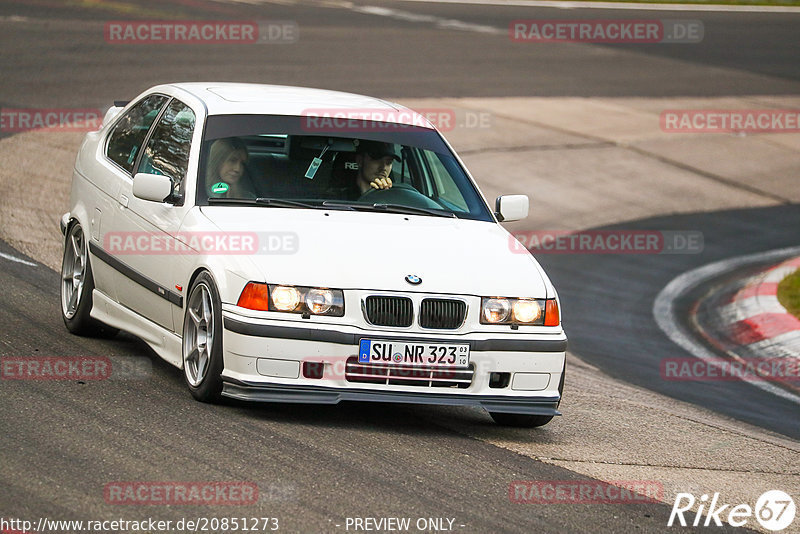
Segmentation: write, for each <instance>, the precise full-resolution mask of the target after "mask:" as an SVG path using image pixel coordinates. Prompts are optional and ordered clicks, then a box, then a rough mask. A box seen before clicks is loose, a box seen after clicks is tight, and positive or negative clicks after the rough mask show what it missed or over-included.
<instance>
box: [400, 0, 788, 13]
mask: <svg viewBox="0 0 800 534" xmlns="http://www.w3.org/2000/svg"><path fill="white" fill-rule="evenodd" d="M401 1H403V2H420V3H424V4H471V5H481V6H500V7H548V8H556V9H621V10H627V11H709V12H734V13H798V14H800V7H795V6H742V5H720V4H716V5H700V4H644V3H642V4H638V3H632V2H581V1H574V2H559V1H554V0H401Z"/></svg>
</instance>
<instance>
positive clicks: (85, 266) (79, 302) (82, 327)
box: [61, 223, 119, 337]
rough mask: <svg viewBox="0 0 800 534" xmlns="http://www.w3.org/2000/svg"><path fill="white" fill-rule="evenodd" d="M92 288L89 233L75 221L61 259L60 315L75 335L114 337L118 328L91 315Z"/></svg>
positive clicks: (67, 237)
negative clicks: (84, 231)
mask: <svg viewBox="0 0 800 534" xmlns="http://www.w3.org/2000/svg"><path fill="white" fill-rule="evenodd" d="M93 290H94V279H93V278H92V266H91V264H90V263H89V251H88V244H87V243H86V236H85V235H84V233H83V228H81V225H80V224H78V223H74V224H73V225H71V226H70V227H69V230H68V231H67V236H66V238H65V240H64V257H63V258H62V261H61V317H62V319H64V324H65V325H66V326H67V330H69V331H70V332H72V333H73V334H77V335H81V336H92V335H101V336H105V337H111V336H113V335H115V334H116V333H117V332H119V330H117V329H116V328H112V327H110V326H106V325H104V324H103V323H101V322H100V321H97V320H96V319H92V318H91V317H90V316H89V313H90V312H91V311H92V291H93Z"/></svg>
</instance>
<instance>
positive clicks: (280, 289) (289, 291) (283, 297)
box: [269, 286, 300, 312]
mask: <svg viewBox="0 0 800 534" xmlns="http://www.w3.org/2000/svg"><path fill="white" fill-rule="evenodd" d="M269 296H270V298H271V299H272V303H273V304H275V309H276V310H277V311H282V312H293V311H294V310H295V309H297V305H298V304H300V292H299V291H298V290H297V288H296V287H292V286H272V287H271V288H270V290H269Z"/></svg>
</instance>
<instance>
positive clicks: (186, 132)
mask: <svg viewBox="0 0 800 534" xmlns="http://www.w3.org/2000/svg"><path fill="white" fill-rule="evenodd" d="M194 121H195V115H194V111H192V110H191V108H189V107H188V106H187V105H186V104H184V103H183V102H180V101H179V100H173V101H172V102H171V103H170V104H169V106H167V109H166V111H164V114H163V115H162V116H161V119H160V120H159V121H158V124H156V127H155V129H153V134H152V135H151V136H150V140H149V141H148V142H147V147H146V148H145V149H144V152H143V153H142V159H141V162H140V163H139V169H138V170H137V172H146V173H148V174H162V175H164V176H169V177H170V178H172V182H173V193H176V194H177V193H179V192H180V191H181V187H182V184H183V179H184V178H185V177H186V170H187V168H188V167H189V150H190V149H191V148H192V134H193V133H194Z"/></svg>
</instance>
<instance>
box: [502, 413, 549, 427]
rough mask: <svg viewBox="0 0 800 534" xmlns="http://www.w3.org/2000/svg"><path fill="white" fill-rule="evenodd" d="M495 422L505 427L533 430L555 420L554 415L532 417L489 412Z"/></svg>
mask: <svg viewBox="0 0 800 534" xmlns="http://www.w3.org/2000/svg"><path fill="white" fill-rule="evenodd" d="M489 415H491V416H492V419H494V422H495V423H497V424H498V425H503V426H518V427H525V428H533V427H537V426H544V425H546V424H547V423H549V422H550V421H552V420H553V416H552V415H530V414H520V413H502V412H489Z"/></svg>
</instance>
